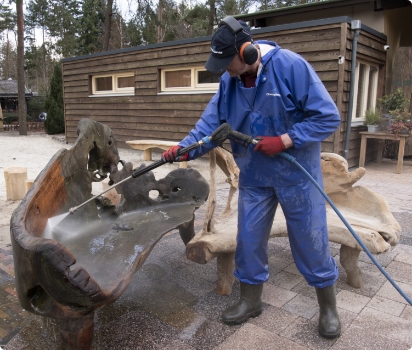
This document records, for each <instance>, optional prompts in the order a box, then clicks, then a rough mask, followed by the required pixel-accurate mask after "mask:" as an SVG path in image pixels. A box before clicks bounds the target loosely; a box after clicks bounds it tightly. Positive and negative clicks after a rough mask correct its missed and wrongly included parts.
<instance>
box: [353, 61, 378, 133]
mask: <svg viewBox="0 0 412 350" xmlns="http://www.w3.org/2000/svg"><path fill="white" fill-rule="evenodd" d="M361 65H364V66H366V69H365V72H364V76H363V91H362V92H361V96H359V79H360V72H361ZM371 67H374V68H375V70H374V74H373V77H372V82H371V81H370V71H371ZM378 81H379V65H377V64H374V63H372V62H367V61H363V60H357V61H356V71H355V84H354V91H353V106H352V123H351V125H352V126H359V125H363V124H364V121H365V118H364V116H365V112H366V111H367V110H369V109H373V110H374V109H375V108H376V100H377V92H378ZM371 89H372V90H371ZM359 97H360V98H361V101H360V103H361V105H360V113H359V114H360V117H356V109H357V106H358V99H359ZM369 98H370V101H371V105H369V106H368V101H369ZM370 107H372V108H370Z"/></svg>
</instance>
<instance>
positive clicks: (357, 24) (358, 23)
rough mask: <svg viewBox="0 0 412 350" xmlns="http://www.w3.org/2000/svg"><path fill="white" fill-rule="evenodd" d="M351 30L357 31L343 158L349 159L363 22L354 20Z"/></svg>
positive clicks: (353, 50)
mask: <svg viewBox="0 0 412 350" xmlns="http://www.w3.org/2000/svg"><path fill="white" fill-rule="evenodd" d="M350 26H351V29H352V30H355V34H354V35H353V41H352V61H351V71H350V88H349V110H348V122H347V124H346V140H345V151H344V153H343V157H344V158H345V159H348V152H349V140H350V130H351V125H352V111H353V99H354V91H355V79H356V52H357V49H358V36H359V32H360V29H361V21H360V20H353V21H352V22H351V24H350Z"/></svg>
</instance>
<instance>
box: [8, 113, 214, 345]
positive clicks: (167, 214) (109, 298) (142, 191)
mask: <svg viewBox="0 0 412 350" xmlns="http://www.w3.org/2000/svg"><path fill="white" fill-rule="evenodd" d="M78 134H79V137H78V139H77V141H76V143H75V145H74V146H73V147H72V148H71V149H70V150H66V149H63V150H60V151H59V152H58V153H57V154H56V155H55V156H54V157H53V158H52V159H51V161H50V162H49V164H48V165H47V166H46V168H45V169H44V170H43V171H42V172H41V173H40V175H39V176H38V177H37V179H36V180H35V181H34V183H33V186H32V187H31V188H30V190H29V192H28V193H27V195H26V197H25V198H24V199H23V200H22V202H21V204H20V205H19V207H18V208H17V209H16V210H15V211H14V213H13V215H12V218H11V239H12V245H13V256H14V267H15V275H16V289H17V293H18V297H19V300H20V303H21V304H22V306H23V307H24V308H25V309H26V310H28V311H30V312H32V313H34V314H36V315H41V316H45V317H50V318H53V319H55V320H56V321H57V323H58V325H59V327H60V335H61V339H62V347H63V348H64V349H91V346H92V339H93V327H94V321H93V319H94V311H95V310H96V309H98V308H100V307H102V306H104V305H106V304H109V303H113V302H114V301H115V300H116V299H118V298H119V297H120V295H121V294H122V293H123V291H124V290H125V288H126V287H127V286H128V284H129V282H130V280H131V278H132V277H133V275H134V273H135V272H136V271H137V270H138V269H139V268H140V266H141V265H142V264H143V263H144V261H145V260H146V258H147V256H148V255H149V253H150V252H151V250H152V249H153V247H154V245H155V244H156V243H157V242H158V241H159V240H160V239H161V237H162V236H163V235H164V234H166V233H167V232H169V231H170V230H172V229H174V228H178V229H179V231H180V233H181V236H182V238H183V240H184V242H185V243H186V242H188V241H189V240H190V239H191V238H192V237H193V236H194V228H193V227H194V225H193V221H194V220H193V218H194V211H195V209H196V208H198V207H199V206H200V205H202V204H203V203H204V202H205V201H206V198H207V196H208V193H209V185H208V183H207V181H206V180H205V179H204V178H203V177H202V176H201V175H200V174H199V173H198V172H197V171H196V170H193V169H190V170H183V169H178V170H177V171H173V172H171V173H169V174H168V176H167V177H166V178H164V179H162V180H159V181H156V180H155V178H154V176H153V174H152V173H147V174H145V175H144V176H142V177H139V178H136V179H130V180H128V181H126V182H124V183H123V184H121V185H119V187H118V191H119V193H122V194H123V195H124V198H123V199H122V201H121V203H120V204H119V206H117V207H115V206H113V205H111V203H110V202H107V199H104V198H101V200H98V201H91V202H90V203H88V204H86V205H85V206H84V207H82V208H80V209H79V210H78V211H77V212H75V213H74V214H73V215H70V214H68V210H69V209H70V208H71V207H74V206H77V205H79V204H80V203H82V202H84V201H85V200H87V199H89V198H91V196H92V195H91V190H92V186H91V185H92V182H93V181H101V180H103V179H104V178H106V177H107V174H108V173H110V179H111V181H114V182H118V181H120V180H121V179H124V178H125V177H127V176H129V175H130V174H131V171H132V164H130V163H125V162H123V161H120V160H119V155H118V151H117V147H116V140H115V138H114V137H113V134H112V131H111V130H110V129H109V128H108V127H107V126H105V125H103V124H100V123H97V122H93V121H91V120H88V119H82V120H81V121H80V122H79V126H78ZM119 161H120V162H121V163H122V164H123V165H124V167H123V168H122V169H121V170H118V169H117V166H118V163H119ZM153 190H154V191H157V192H158V193H159V196H158V197H157V198H151V197H150V195H149V191H153ZM99 198H100V197H99ZM61 213H67V214H63V216H65V215H66V217H65V218H64V220H63V221H61V223H59V224H58V225H57V226H55V227H54V228H53V229H49V228H47V223H48V219H49V218H50V217H54V216H55V215H58V214H61Z"/></svg>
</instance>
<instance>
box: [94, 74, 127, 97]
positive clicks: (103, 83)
mask: <svg viewBox="0 0 412 350" xmlns="http://www.w3.org/2000/svg"><path fill="white" fill-rule="evenodd" d="M92 93H93V95H108V94H127V95H130V94H134V74H133V73H123V74H114V75H100V76H94V77H92Z"/></svg>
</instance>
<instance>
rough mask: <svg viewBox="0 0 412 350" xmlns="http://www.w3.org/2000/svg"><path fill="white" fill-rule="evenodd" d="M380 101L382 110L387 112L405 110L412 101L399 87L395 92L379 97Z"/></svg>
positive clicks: (379, 104)
mask: <svg viewBox="0 0 412 350" xmlns="http://www.w3.org/2000/svg"><path fill="white" fill-rule="evenodd" d="M378 102H379V103H378V106H379V108H380V110H381V112H382V113H384V114H387V113H391V111H394V110H395V109H397V110H404V109H405V108H406V107H408V105H409V102H410V101H409V100H408V99H407V98H406V97H405V96H404V94H403V90H402V89H401V88H398V89H397V90H396V91H395V92H394V93H393V94H391V95H385V96H383V97H382V98H379V99H378Z"/></svg>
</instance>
